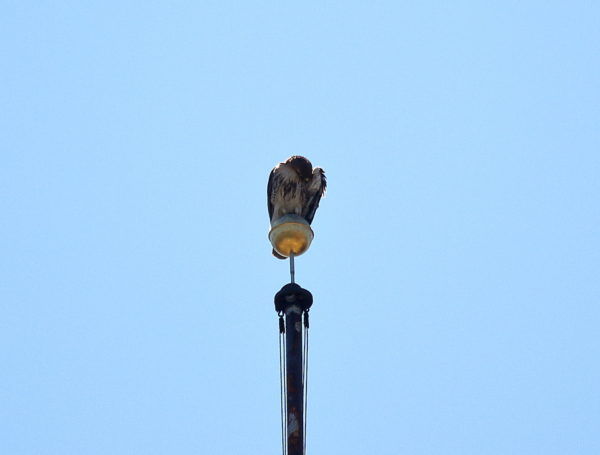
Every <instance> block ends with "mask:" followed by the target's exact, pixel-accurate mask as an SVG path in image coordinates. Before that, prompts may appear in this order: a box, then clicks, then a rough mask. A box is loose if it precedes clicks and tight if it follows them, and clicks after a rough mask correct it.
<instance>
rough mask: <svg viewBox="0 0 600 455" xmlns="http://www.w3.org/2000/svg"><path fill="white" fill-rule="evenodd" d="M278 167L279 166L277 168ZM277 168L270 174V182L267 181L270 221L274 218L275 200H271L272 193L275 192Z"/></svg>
mask: <svg viewBox="0 0 600 455" xmlns="http://www.w3.org/2000/svg"><path fill="white" fill-rule="evenodd" d="M275 169H277V168H275ZM275 169H273V170H272V171H271V174H269V183H267V208H268V209H269V221H271V218H273V210H274V208H273V202H272V201H271V195H272V194H273V184H274V182H273V181H274V180H275Z"/></svg>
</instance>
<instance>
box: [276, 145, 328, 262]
mask: <svg viewBox="0 0 600 455" xmlns="http://www.w3.org/2000/svg"><path fill="white" fill-rule="evenodd" d="M326 187H327V180H326V179H325V172H324V171H323V169H321V168H320V167H316V168H314V169H313V167H312V164H311V162H310V161H308V160H307V159H306V158H304V157H303V156H292V157H290V158H288V159H287V160H286V161H285V162H284V163H279V164H278V165H277V166H275V167H274V168H273V170H272V171H271V174H270V175H269V183H268V185H267V206H268V208H269V218H270V221H271V225H273V222H275V221H276V220H278V219H279V218H281V217H282V216H283V215H288V214H293V215H299V216H301V217H302V218H304V219H305V220H306V221H307V222H308V224H311V223H312V220H313V218H314V217H315V212H316V211H317V207H319V201H320V200H321V197H322V196H323V194H325V188H326ZM273 256H275V257H277V258H279V259H285V258H284V257H283V256H281V255H279V254H278V253H277V252H276V251H275V250H273Z"/></svg>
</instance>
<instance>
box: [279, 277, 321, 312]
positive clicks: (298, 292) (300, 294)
mask: <svg viewBox="0 0 600 455" xmlns="http://www.w3.org/2000/svg"><path fill="white" fill-rule="evenodd" d="M312 303H313V296H312V294H311V293H310V291H307V290H306V289H303V288H301V287H300V286H299V285H297V284H296V283H288V284H286V285H285V286H284V287H282V288H281V290H280V291H279V292H278V293H277V294H275V311H277V313H281V312H284V313H285V311H286V310H287V308H288V307H289V306H290V305H296V306H298V307H300V309H301V310H302V311H307V310H308V309H309V308H310V307H311V306H312Z"/></svg>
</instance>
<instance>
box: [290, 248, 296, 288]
mask: <svg viewBox="0 0 600 455" xmlns="http://www.w3.org/2000/svg"><path fill="white" fill-rule="evenodd" d="M290 276H291V279H292V283H295V282H296V281H295V279H296V269H295V267H294V253H292V254H290Z"/></svg>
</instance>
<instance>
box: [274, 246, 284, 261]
mask: <svg viewBox="0 0 600 455" xmlns="http://www.w3.org/2000/svg"><path fill="white" fill-rule="evenodd" d="M273 256H275V257H276V258H277V259H287V258H286V257H285V256H282V255H281V254H279V253H278V252H277V251H275V248H273Z"/></svg>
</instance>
